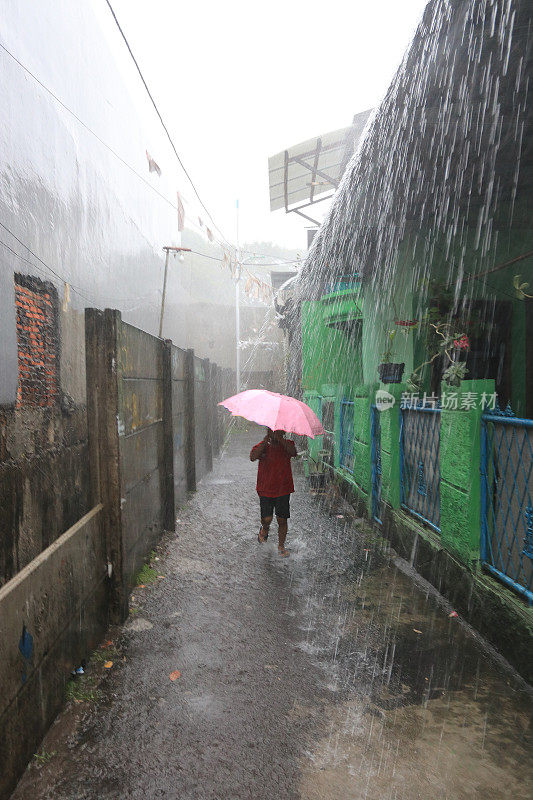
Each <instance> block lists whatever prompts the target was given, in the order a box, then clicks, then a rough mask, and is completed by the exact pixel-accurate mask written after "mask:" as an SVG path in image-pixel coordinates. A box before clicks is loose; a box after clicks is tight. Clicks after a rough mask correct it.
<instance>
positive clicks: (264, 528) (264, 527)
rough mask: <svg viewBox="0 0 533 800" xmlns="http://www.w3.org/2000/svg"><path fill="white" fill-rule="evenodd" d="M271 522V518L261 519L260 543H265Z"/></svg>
mask: <svg viewBox="0 0 533 800" xmlns="http://www.w3.org/2000/svg"><path fill="white" fill-rule="evenodd" d="M271 522H272V517H261V530H260V531H259V539H260V540H261V541H262V542H266V540H267V537H268V531H269V529H270V523H271Z"/></svg>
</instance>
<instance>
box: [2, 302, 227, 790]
mask: <svg viewBox="0 0 533 800" xmlns="http://www.w3.org/2000/svg"><path fill="white" fill-rule="evenodd" d="M85 328H86V330H85V348H84V350H85V354H86V375H87V385H86V396H87V413H86V417H85V413H84V418H83V424H82V423H81V422H80V421H79V420H78V417H77V412H76V411H74V412H73V413H72V419H73V420H78V422H79V424H80V431H81V433H80V435H83V436H85V439H83V441H82V443H81V444H80V445H78V449H77V450H76V451H75V455H72V454H71V455H70V456H69V449H68V447H66V446H65V443H64V442H62V443H61V447H60V448H59V453H58V462H59V463H60V464H61V470H60V471H58V470H59V467H58V469H56V470H55V471H54V469H52V468H51V464H52V462H51V461H50V459H49V460H48V461H47V462H46V461H39V460H37V461H36V463H33V462H31V461H30V462H29V463H28V464H27V465H26V467H24V469H23V468H22V466H20V465H19V466H18V467H17V468H15V467H14V466H13V465H12V464H11V465H10V464H7V466H6V463H4V464H2V466H1V468H0V478H1V479H2V484H1V485H2V490H3V492H4V496H3V501H4V502H3V504H2V509H1V513H2V519H3V521H5V520H6V519H7V520H8V521H10V520H11V517H12V516H13V514H15V516H16V515H19V516H20V515H21V512H20V508H21V506H20V502H19V498H18V495H17V492H19V491H20V492H27V493H28V498H29V499H28V498H27V502H26V506H25V507H24V508H25V513H24V514H23V515H22V516H23V517H24V519H23V520H22V521H20V529H21V530H24V526H28V525H29V524H30V520H29V512H28V509H29V508H30V507H31V504H30V501H31V500H32V498H33V501H34V503H35V506H36V510H35V515H36V518H37V519H38V520H40V522H41V523H42V522H43V521H46V520H48V521H49V527H50V529H49V530H48V529H43V530H42V531H41V538H40V539H39V544H40V547H37V548H36V549H34V550H32V549H28V550H27V551H26V550H25V551H24V557H25V559H26V560H27V561H29V563H28V564H27V565H26V566H24V568H23V569H21V570H20V571H19V572H18V574H16V575H15V576H14V577H12V578H11V579H10V580H9V581H8V582H7V583H6V584H5V586H3V587H1V588H0V686H2V692H1V694H0V798H1V800H4V798H7V797H8V794H9V792H10V791H11V790H12V789H13V787H14V784H15V782H16V780H17V778H18V777H19V776H20V774H21V772H22V770H23V769H24V767H25V765H26V763H27V762H28V760H29V759H30V758H31V756H32V755H33V753H34V752H35V751H36V749H37V747H38V745H39V742H40V740H41V738H42V736H43V734H44V733H45V731H46V729H47V728H48V726H49V725H50V723H51V722H52V720H53V718H54V716H55V715H56V713H57V711H58V710H59V708H60V707H61V704H62V702H63V698H64V690H65V685H66V681H67V680H68V678H69V674H70V671H71V669H72V667H73V666H75V665H76V666H77V665H79V663H80V662H81V661H82V660H83V659H88V657H89V655H90V653H91V651H92V650H93V649H94V648H95V646H96V644H97V643H98V640H99V638H100V637H101V635H102V633H103V631H104V629H105V628H106V627H107V625H108V622H110V621H111V622H113V621H121V620H123V619H124V618H125V616H126V615H127V613H128V600H129V592H130V589H131V587H132V585H133V583H134V581H135V579H136V575H137V573H138V570H139V568H140V567H141V565H142V563H143V561H144V559H145V558H146V556H147V555H148V553H149V552H150V550H151V549H152V548H153V546H154V545H155V543H156V542H157V539H158V537H159V536H160V534H161V532H162V531H163V530H174V525H175V509H176V508H177V507H178V506H179V505H180V504H182V503H183V502H184V501H185V499H186V497H187V492H188V491H190V490H194V489H195V486H196V476H197V475H198V476H200V477H201V476H202V475H205V474H206V472H207V471H208V470H209V469H211V466H212V459H213V455H215V454H216V453H217V452H218V450H219V447H220V443H221V441H222V439H223V435H224V431H225V429H226V426H227V422H228V420H229V415H227V413H226V414H225V415H224V412H222V410H221V409H218V410H217V406H216V403H217V402H218V401H219V400H221V399H223V398H224V397H227V396H228V394H231V392H232V389H233V387H234V382H235V376H234V374H233V372H232V371H231V370H219V369H218V367H217V366H216V365H215V364H210V363H209V361H208V360H207V359H206V360H202V359H198V358H196V357H195V356H194V353H193V351H192V350H188V351H184V350H181V349H180V348H177V347H175V346H174V345H173V344H172V342H170V341H168V340H162V339H158V338H157V337H155V336H152V335H150V334H148V333H146V332H145V331H141V330H139V329H137V328H134V327H133V326H131V325H129V324H128V323H125V322H124V321H123V320H122V318H121V315H120V313H119V312H118V311H114V310H110V309H108V310H106V311H105V312H102V311H99V310H98V309H87V311H86V324H85ZM39 411H40V413H41V414H43V415H44V416H43V425H44V424H45V422H46V420H48V422H49V424H50V426H51V428H50V430H51V433H50V436H51V437H52V438H53V436H52V434H53V433H54V430H55V429H54V424H56V418H57V412H54V411H53V410H50V409H40V410H39ZM54 414H55V416H54ZM46 415H48V417H47V416H46ZM50 415H52V416H50ZM22 419H23V417H18V418H17V420H20V423H21V421H22ZM67 419H70V417H69V416H68V415H67ZM33 421H34V419H33V417H32V418H31V419H30V420H29V427H28V430H26V431H25V430H24V429H23V428H21V429H20V430H19V431H18V434H19V436H20V437H22V438H24V436H26V437H27V438H28V439H30V440H31V438H32V437H33V438H34V439H36V440H37V439H38V436H40V435H42V432H41V431H40V430H38V431H35V430H33V429H32V423H33ZM73 424H74V423H73ZM17 430H18V428H17ZM73 430H75V428H74V429H73ZM87 434H88V440H87ZM54 435H55V434H54ZM71 435H72V437H73V438H75V437H74V433H72V434H71ZM2 442H3V445H2V446H3V447H4V448H7V447H13V446H14V445H11V444H10V439H9V437H6V436H4V439H3V440H2ZM23 444H24V445H25V446H26V448H27V447H29V444H28V442H23ZM69 457H70V461H69ZM39 458H40V457H39ZM79 463H83V464H84V472H83V475H82V478H83V480H82V481H81V482H82V484H83V493H84V494H83V498H81V499H80V495H79V493H77V492H76V491H75V490H74V488H73V486H75V485H76V480H77V479H78V478H79V477H80V476H79V475H78V468H79V467H78V465H79ZM40 465H42V466H41V467H40ZM44 469H46V470H48V472H47V473H45V474H44V477H43V478H42V479H41V480H42V481H45V483H44V484H43V483H40V482H39V480H38V479H37V477H36V476H38V474H39V471H43V470H44ZM69 469H70V471H71V473H72V475H71V476H70V477H69V475H68V472H69ZM2 470H3V471H2ZM6 470H7V471H6ZM17 470H18V471H17ZM32 478H33V480H34V485H32V484H31V480H32ZM63 478H65V480H64V483H62V484H61V490H60V491H58V486H56V485H54V480H56V481H57V482H58V484H59V482H60V481H63ZM69 480H70V482H69ZM43 487H46V489H47V493H46V494H42V493H43V491H44V488H43ZM39 492H41V494H39ZM87 498H90V500H91V502H92V505H93V507H92V510H89V511H88V513H87V514H85V515H84V516H82V518H81V519H80V507H83V503H86V502H88V500H87ZM82 500H83V502H82ZM15 501H16V502H15ZM17 503H18V505H17ZM13 504H14V506H13ZM47 504H48V505H47ZM58 506H62V507H63V510H62V513H61V512H60V509H59V508H58ZM43 508H48V512H47V513H48V514H49V516H46V515H45V514H43ZM76 510H77V516H76ZM69 516H73V517H74V521H75V524H74V525H73V526H72V527H70V528H69V529H68V530H67V531H66V532H65V533H64V532H62V531H61V532H60V533H61V535H59V536H58V537H57V536H56V529H57V526H58V524H60V522H61V520H62V519H66V518H69ZM46 536H48V537H52V538H48V539H47V538H46ZM52 539H55V541H52ZM19 544H20V542H19ZM43 548H45V549H44V550H43ZM41 550H42V552H41ZM5 552H7V550H6V549H4V554H5ZM4 560H5V555H4Z"/></svg>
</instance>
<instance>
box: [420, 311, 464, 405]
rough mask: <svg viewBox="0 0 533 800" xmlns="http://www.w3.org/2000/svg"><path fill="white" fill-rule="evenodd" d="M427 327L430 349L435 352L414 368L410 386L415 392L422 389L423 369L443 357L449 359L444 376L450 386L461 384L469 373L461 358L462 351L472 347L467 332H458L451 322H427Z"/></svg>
mask: <svg viewBox="0 0 533 800" xmlns="http://www.w3.org/2000/svg"><path fill="white" fill-rule="evenodd" d="M427 327H428V336H427V344H428V350H435V352H434V353H433V355H432V356H431V357H430V358H429V359H428V360H427V361H424V362H423V363H422V364H419V366H418V367H417V368H416V369H415V370H413V372H412V373H411V375H410V376H409V378H408V380H407V386H408V388H409V389H410V390H411V391H413V392H418V391H420V383H421V379H422V375H421V373H422V369H423V368H424V367H426V366H429V365H430V364H433V362H434V361H435V360H436V359H437V358H442V357H445V358H446V359H448V361H449V364H448V366H447V368H446V370H445V371H444V373H443V376H442V377H443V378H444V380H445V381H446V383H447V384H448V386H459V385H460V384H461V381H462V380H463V379H464V378H465V376H466V374H467V373H468V370H467V368H466V364H465V362H464V361H460V360H459V358H460V354H461V352H465V351H467V350H468V349H469V348H470V340H469V338H468V336H467V335H466V333H457V332H456V331H455V330H454V329H453V328H452V325H451V323H449V322H442V321H439V322H436V323H434V322H427Z"/></svg>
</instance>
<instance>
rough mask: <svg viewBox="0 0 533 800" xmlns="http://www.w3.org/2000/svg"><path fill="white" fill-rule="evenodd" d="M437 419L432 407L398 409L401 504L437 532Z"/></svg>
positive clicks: (438, 466)
mask: <svg viewBox="0 0 533 800" xmlns="http://www.w3.org/2000/svg"><path fill="white" fill-rule="evenodd" d="M440 418H441V409H440V408H438V407H437V406H435V405H423V404H421V405H417V406H413V407H411V406H408V407H406V408H400V491H401V505H402V508H404V509H405V510H406V511H409V513H410V514H413V516H415V517H417V518H418V519H421V520H422V522H425V523H426V524H427V525H429V526H430V527H431V528H433V529H434V530H436V531H437V532H438V533H440V465H439V451H440Z"/></svg>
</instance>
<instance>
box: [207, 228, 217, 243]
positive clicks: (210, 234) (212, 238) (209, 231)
mask: <svg viewBox="0 0 533 800" xmlns="http://www.w3.org/2000/svg"><path fill="white" fill-rule="evenodd" d="M205 232H206V233H207V238H208V239H209V241H210V242H213V241H214V239H215V237H214V236H213V233H212V232H211V229H210V228H206V229H205Z"/></svg>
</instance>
